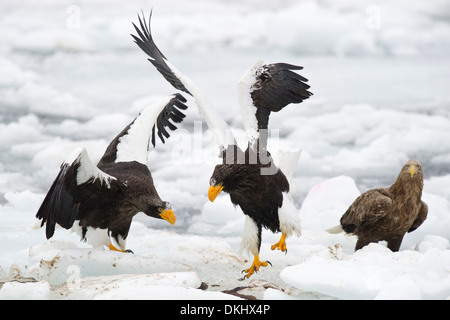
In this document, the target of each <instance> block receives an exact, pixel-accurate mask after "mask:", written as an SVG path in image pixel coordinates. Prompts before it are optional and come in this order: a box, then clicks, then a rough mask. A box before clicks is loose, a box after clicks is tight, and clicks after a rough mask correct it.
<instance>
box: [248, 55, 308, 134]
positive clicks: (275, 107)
mask: <svg viewBox="0 0 450 320" xmlns="http://www.w3.org/2000/svg"><path fill="white" fill-rule="evenodd" d="M302 69H303V67H300V66H295V65H292V64H288V63H274V64H268V65H264V66H262V67H261V68H260V69H259V70H258V71H259V72H257V75H256V82H255V83H254V85H253V91H252V92H251V97H252V99H253V103H254V105H255V106H256V108H257V109H258V110H257V112H256V117H257V120H258V127H259V129H267V126H268V122H269V115H270V112H278V111H280V110H281V109H283V108H284V107H285V106H287V105H288V104H291V103H300V102H302V101H303V100H306V99H308V98H309V97H310V96H311V95H312V93H311V92H309V91H308V89H309V88H310V86H309V85H308V84H306V83H305V82H307V81H308V79H306V78H305V77H303V76H301V75H299V74H298V73H296V72H293V71H291V70H302Z"/></svg>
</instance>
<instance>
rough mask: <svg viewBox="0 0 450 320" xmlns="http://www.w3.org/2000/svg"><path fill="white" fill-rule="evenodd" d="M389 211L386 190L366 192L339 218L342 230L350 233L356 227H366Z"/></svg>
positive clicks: (390, 205)
mask: <svg viewBox="0 0 450 320" xmlns="http://www.w3.org/2000/svg"><path fill="white" fill-rule="evenodd" d="M391 209H392V199H391V197H390V194H389V191H388V190H387V189H381V188H380V189H372V190H369V191H366V192H364V193H363V194H361V195H360V196H359V197H358V198H356V200H355V201H354V202H353V203H352V204H351V205H350V207H349V208H348V210H347V211H346V212H345V213H344V215H343V216H342V217H341V226H342V229H344V231H346V232H349V233H351V232H353V230H354V229H355V228H356V227H359V226H361V225H363V224H365V225H368V224H371V223H373V222H375V221H377V220H379V219H381V218H383V217H384V216H386V215H387V214H389V212H390V211H391Z"/></svg>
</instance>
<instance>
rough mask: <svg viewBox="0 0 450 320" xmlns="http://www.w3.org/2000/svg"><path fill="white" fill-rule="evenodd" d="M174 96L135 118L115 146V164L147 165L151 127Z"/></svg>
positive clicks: (146, 109) (145, 110) (152, 106)
mask: <svg viewBox="0 0 450 320" xmlns="http://www.w3.org/2000/svg"><path fill="white" fill-rule="evenodd" d="M173 97H174V96H169V97H168V98H166V99H163V100H161V101H159V102H157V103H155V104H153V105H151V106H149V107H147V108H145V109H144V110H143V111H142V112H141V114H140V115H139V116H137V117H136V119H135V120H134V122H133V124H132V125H131V126H130V128H129V129H128V132H127V134H125V135H124V136H122V137H121V138H120V139H119V143H118V144H117V153H116V161H115V162H116V163H117V162H129V161H137V162H139V163H141V164H144V165H147V156H148V145H149V140H150V134H151V131H152V127H153V125H154V124H155V122H156V120H157V118H158V115H159V113H160V112H161V110H162V109H163V108H164V107H165V106H166V105H167V104H168V103H169V102H170V100H171V99H172V98H173Z"/></svg>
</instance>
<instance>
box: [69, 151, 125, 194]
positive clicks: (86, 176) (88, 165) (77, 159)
mask: <svg viewBox="0 0 450 320" xmlns="http://www.w3.org/2000/svg"><path fill="white" fill-rule="evenodd" d="M76 163H79V164H80V166H79V168H78V170H77V185H80V184H83V183H85V182H87V181H89V180H91V179H92V183H93V182H95V180H97V179H99V180H100V183H101V185H105V186H106V187H107V188H108V189H109V188H110V187H111V181H112V180H117V179H116V178H115V177H113V176H110V175H109V174H106V173H105V172H103V171H102V170H100V169H99V168H97V166H96V165H95V164H94V163H92V161H91V158H89V155H88V153H87V151H86V149H85V148H83V147H78V148H76V149H75V150H74V151H72V152H71V153H70V154H69V156H68V157H67V158H66V160H65V161H64V163H63V165H69V166H73V165H74V164H76Z"/></svg>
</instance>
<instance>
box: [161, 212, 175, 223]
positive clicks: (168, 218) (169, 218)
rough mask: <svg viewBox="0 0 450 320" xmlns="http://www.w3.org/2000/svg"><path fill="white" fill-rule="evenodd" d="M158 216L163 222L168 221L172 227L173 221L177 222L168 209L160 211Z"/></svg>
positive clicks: (173, 214)
mask: <svg viewBox="0 0 450 320" xmlns="http://www.w3.org/2000/svg"><path fill="white" fill-rule="evenodd" d="M159 216H160V217H161V218H163V219H164V220H166V221H168V222H169V223H170V224H171V225H174V224H175V221H176V220H177V217H176V216H175V213H173V211H172V210H170V209H166V210H163V211H161V213H160V214H159Z"/></svg>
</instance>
